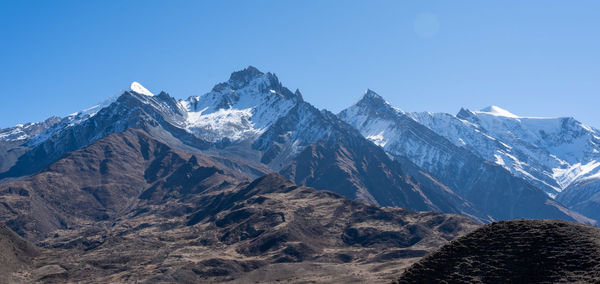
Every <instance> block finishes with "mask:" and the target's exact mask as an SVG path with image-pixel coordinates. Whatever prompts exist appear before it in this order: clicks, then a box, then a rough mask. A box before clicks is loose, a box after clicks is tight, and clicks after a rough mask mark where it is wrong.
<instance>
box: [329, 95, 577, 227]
mask: <svg viewBox="0 0 600 284" xmlns="http://www.w3.org/2000/svg"><path fill="white" fill-rule="evenodd" d="M490 111H493V112H494V113H493V114H492V113H490V114H489V115H491V116H496V115H503V116H502V117H505V116H510V114H509V113H508V112H504V111H499V109H490ZM421 115H422V117H424V118H421V117H419V116H418V114H408V113H405V112H404V111H402V110H400V109H398V108H396V107H393V106H392V105H390V104H389V103H388V102H386V101H385V100H384V99H383V98H382V97H380V96H379V95H377V94H376V93H375V92H373V91H371V90H368V91H367V92H366V93H365V95H364V96H363V98H362V99H361V100H360V101H358V102H357V103H356V104H354V105H353V106H351V107H349V108H348V109H346V110H344V111H342V112H340V114H339V115H338V116H339V117H340V118H341V119H342V120H344V121H346V122H347V123H349V124H351V125H353V126H354V127H356V128H357V129H358V130H359V131H360V132H361V133H362V134H363V136H364V137H366V138H367V139H369V140H371V141H372V142H373V143H375V144H377V145H379V146H381V147H382V148H383V149H385V151H386V152H388V153H390V154H392V155H394V156H396V157H406V158H407V159H409V160H410V161H411V162H413V163H415V164H417V165H418V166H419V167H421V168H423V169H425V170H427V171H428V172H430V173H431V174H432V175H433V176H434V177H436V178H437V179H438V180H440V181H442V182H443V183H444V184H446V185H448V186H449V187H450V188H452V189H453V190H454V191H456V192H457V193H459V194H461V195H462V196H463V197H465V198H466V199H467V200H469V201H471V202H472V203H473V204H475V205H476V206H478V207H479V209H481V210H483V211H484V212H489V213H490V214H491V215H492V216H493V217H494V218H497V219H511V218H520V217H527V218H540V216H542V215H545V216H550V215H554V216H560V215H562V214H563V213H565V212H567V215H570V216H571V217H572V218H574V219H585V217H583V216H579V215H578V214H577V213H575V212H572V211H569V210H567V209H566V208H565V207H564V206H562V205H560V204H559V203H558V202H556V201H554V200H552V199H551V198H549V197H548V196H547V195H546V194H544V192H543V191H541V190H540V189H538V188H537V187H535V186H532V185H531V184H529V183H528V182H526V181H525V180H523V179H521V178H518V177H515V176H513V175H512V174H511V173H510V172H509V171H507V170H506V169H504V168H503V167H501V165H498V164H494V163H492V162H495V160H491V162H490V161H489V160H487V161H486V159H484V158H482V157H481V156H479V155H478V152H476V151H475V152H472V151H473V149H471V148H472V147H474V148H477V149H480V148H481V149H493V150H494V151H496V150H498V149H510V146H507V145H505V144H503V143H502V142H501V141H498V140H496V139H494V138H493V137H491V136H489V135H486V134H485V133H483V130H482V129H478V128H477V127H475V124H474V123H473V122H469V121H464V122H463V121H461V120H459V119H457V118H454V117H453V116H449V115H443V114H439V115H433V114H421ZM415 118H416V120H415ZM419 118H421V119H419ZM417 120H419V121H423V124H421V123H419V122H417ZM463 125H466V126H463ZM426 126H428V127H430V128H428V127H426ZM464 127H470V128H469V129H470V130H471V131H470V132H466V133H467V135H455V136H451V135H448V134H449V133H456V132H460V133H463V132H464V131H463V130H462V128H464ZM461 131H462V132H461ZM473 141H476V142H477V143H479V144H477V145H473V144H474V142H473ZM479 145H482V146H479ZM482 152H483V150H482ZM494 154H495V152H494V153H493V154H491V155H489V156H488V157H490V156H491V157H495V156H494ZM563 218H564V217H563Z"/></svg>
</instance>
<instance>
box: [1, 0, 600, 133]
mask: <svg viewBox="0 0 600 284" xmlns="http://www.w3.org/2000/svg"><path fill="white" fill-rule="evenodd" d="M599 13H600V1H552V0H544V1H521V0H519V1H479V0H473V1H346V0H344V1H320V0H318V1H306V0H304V1H285V0H284V1H280V0H277V1H246V0H244V1H176V0H173V1H109V0H107V1H92V0H89V1H1V2H0V40H1V41H0V127H8V126H12V125H14V124H17V123H22V122H28V121H39V120H43V119H44V118H46V117H49V116H51V115H58V116H65V115H67V114H69V113H73V112H76V111H78V110H81V109H85V108H87V107H90V106H92V105H94V104H95V103H97V102H99V101H102V100H103V99H105V98H107V97H109V96H112V95H115V94H118V93H120V92H121V91H122V90H123V89H126V88H127V87H128V86H129V84H130V82H131V81H139V82H140V83H142V84H143V85H144V86H145V87H146V88H148V89H150V90H151V91H153V92H159V91H160V90H164V91H167V92H168V93H169V94H171V95H172V96H174V97H176V98H185V97H187V96H190V95H201V94H204V93H206V92H208V91H209V90H210V89H211V88H212V86H213V85H215V84H216V83H219V82H222V81H225V80H227V79H228V78H229V74H230V73H231V72H232V71H236V70H239V69H242V68H244V67H246V66H248V65H253V66H256V67H257V68H259V69H261V70H262V71H271V72H274V73H275V74H277V75H278V77H279V78H280V80H281V81H282V82H283V83H284V85H286V86H287V87H288V88H290V89H292V90H295V89H296V88H299V89H300V90H301V91H302V93H303V95H304V98H305V100H307V101H309V102H311V103H312V104H314V105H315V106H317V107H319V108H326V109H329V110H331V111H333V112H336V113H337V112H338V111H340V110H342V109H343V108H345V107H347V106H349V105H351V104H353V103H354V102H355V101H356V100H358V99H359V98H360V96H361V95H362V93H363V92H364V90H365V89H367V88H371V89H373V90H375V91H376V92H378V93H379V94H380V95H382V96H383V97H384V98H386V99H387V100H388V101H390V102H391V103H392V104H393V105H395V106H398V107H400V108H401V109H404V110H406V111H434V112H450V113H456V112H458V110H459V109H460V107H467V108H470V109H480V108H483V107H486V106H488V105H499V106H501V107H503V108H506V109H508V110H510V111H511V112H513V113H515V114H518V115H523V116H573V117H575V118H577V119H579V120H580V121H582V122H584V123H586V124H589V125H592V126H594V127H596V128H600V115H598V113H599V111H600V16H598V15H599Z"/></svg>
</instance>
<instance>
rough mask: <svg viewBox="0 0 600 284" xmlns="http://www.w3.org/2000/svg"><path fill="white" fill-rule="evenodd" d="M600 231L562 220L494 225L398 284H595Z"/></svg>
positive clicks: (432, 259) (415, 268) (437, 253)
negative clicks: (501, 283) (443, 283)
mask: <svg viewBox="0 0 600 284" xmlns="http://www.w3.org/2000/svg"><path fill="white" fill-rule="evenodd" d="M599 236H600V230H599V229H598V228H596V227H591V226H587V225H581V224H577V223H571V222H565V221H558V220H515V221H505V222H498V223H493V224H490V225H486V226H484V227H481V228H479V229H477V230H476V231H474V232H472V233H470V234H468V235H466V236H463V237H461V238H458V239H456V240H454V241H452V242H451V243H449V244H447V245H445V246H443V247H442V248H440V249H439V250H437V251H435V252H433V253H432V254H430V255H428V256H427V257H425V258H423V259H422V260H421V261H419V262H418V263H416V264H414V265H413V266H412V267H410V268H409V269H408V270H407V271H406V272H405V273H404V274H403V275H402V277H400V279H399V280H398V281H397V282H396V283H441V282H448V283H497V282H506V281H508V282H512V283H557V282H569V283H574V282H577V283H593V282H594V283H595V282H598V281H600V272H599V271H600V237H599Z"/></svg>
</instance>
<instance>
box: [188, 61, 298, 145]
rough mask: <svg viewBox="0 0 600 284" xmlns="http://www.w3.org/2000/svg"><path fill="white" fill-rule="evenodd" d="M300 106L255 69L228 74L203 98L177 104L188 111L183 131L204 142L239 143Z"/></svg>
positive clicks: (271, 76) (272, 79)
mask: <svg viewBox="0 0 600 284" xmlns="http://www.w3.org/2000/svg"><path fill="white" fill-rule="evenodd" d="M299 102H302V96H301V94H300V92H299V91H296V93H292V92H291V91H290V90H288V89H287V88H285V87H284V86H283V85H282V84H281V83H280V82H279V79H278V78H277V76H275V75H274V74H272V73H266V74H265V73H262V72H260V71H259V70H258V69H256V68H254V67H248V68H247V69H245V70H242V71H238V72H234V73H233V74H231V78H230V79H229V81H227V82H225V83H221V84H218V85H216V86H215V87H214V88H213V90H212V91H211V92H209V93H207V94H205V95H203V96H194V97H190V98H188V99H187V100H182V101H180V105H181V106H182V107H183V108H184V109H185V110H186V111H187V115H186V127H185V128H186V129H187V130H188V131H190V132H193V133H196V134H198V135H200V136H201V137H203V138H204V139H206V140H208V141H211V142H216V141H218V140H222V139H228V140H230V141H241V140H248V139H256V137H258V136H259V135H260V134H262V133H263V132H264V131H265V130H266V129H267V128H268V127H269V126H271V125H272V124H273V123H274V122H275V121H276V120H277V119H278V118H280V117H282V116H284V115H286V114H287V113H288V112H289V111H290V109H292V108H293V107H294V106H295V105H296V104H297V103H299Z"/></svg>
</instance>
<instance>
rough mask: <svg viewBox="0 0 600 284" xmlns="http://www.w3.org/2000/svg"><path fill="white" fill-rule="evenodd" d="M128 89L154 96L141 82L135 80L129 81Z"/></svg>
mask: <svg viewBox="0 0 600 284" xmlns="http://www.w3.org/2000/svg"><path fill="white" fill-rule="evenodd" d="M130 89H131V90H132V91H134V92H136V93H138V94H141V95H146V96H154V94H153V93H152V92H150V91H148V89H146V88H144V86H142V84H140V83H138V82H135V81H134V82H132V83H131V86H130Z"/></svg>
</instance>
